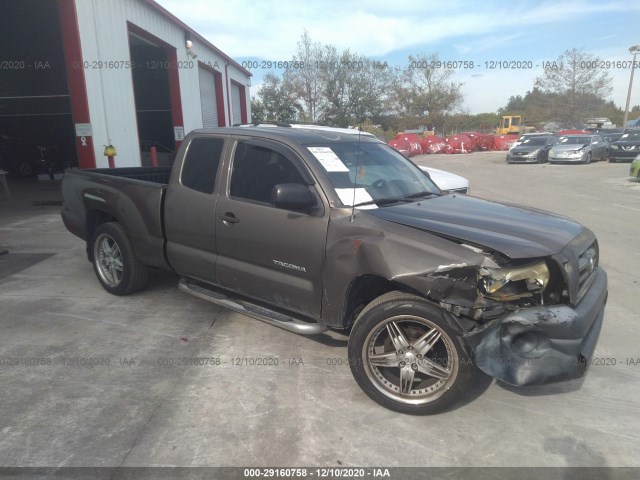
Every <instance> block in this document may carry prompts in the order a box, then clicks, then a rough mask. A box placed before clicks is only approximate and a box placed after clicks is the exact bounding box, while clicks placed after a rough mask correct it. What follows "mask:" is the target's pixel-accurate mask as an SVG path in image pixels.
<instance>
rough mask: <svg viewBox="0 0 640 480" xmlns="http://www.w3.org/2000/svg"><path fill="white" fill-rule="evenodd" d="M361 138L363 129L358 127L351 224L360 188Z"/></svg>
mask: <svg viewBox="0 0 640 480" xmlns="http://www.w3.org/2000/svg"><path fill="white" fill-rule="evenodd" d="M360 137H362V127H361V126H359V125H358V148H357V150H356V171H355V176H354V179H353V200H352V201H351V223H353V216H354V215H355V212H356V188H357V187H358V175H359V174H360V172H359V169H360V166H359V165H360Z"/></svg>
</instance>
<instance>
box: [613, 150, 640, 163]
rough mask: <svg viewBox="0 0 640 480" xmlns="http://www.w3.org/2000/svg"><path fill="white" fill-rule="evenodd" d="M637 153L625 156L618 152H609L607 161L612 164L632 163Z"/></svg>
mask: <svg viewBox="0 0 640 480" xmlns="http://www.w3.org/2000/svg"><path fill="white" fill-rule="evenodd" d="M637 154H638V153H637V151H636V152H633V153H630V154H626V153H622V152H619V151H617V152H616V151H613V152H612V151H610V152H609V160H611V161H613V162H633V159H634V158H636V155H637Z"/></svg>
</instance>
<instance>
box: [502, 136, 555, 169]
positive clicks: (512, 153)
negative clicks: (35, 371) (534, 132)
mask: <svg viewBox="0 0 640 480" xmlns="http://www.w3.org/2000/svg"><path fill="white" fill-rule="evenodd" d="M557 141H558V137H555V136H553V135H538V136H534V137H527V138H525V139H524V140H522V142H521V143H520V144H519V145H518V146H516V147H513V148H512V149H511V150H509V152H508V153H507V163H544V162H546V161H547V160H548V159H549V150H550V149H551V146H552V145H553V144H555V143H556V142H557Z"/></svg>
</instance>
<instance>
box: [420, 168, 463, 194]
mask: <svg viewBox="0 0 640 480" xmlns="http://www.w3.org/2000/svg"><path fill="white" fill-rule="evenodd" d="M419 167H420V169H421V170H424V171H425V172H427V173H428V174H429V176H430V177H431V180H433V182H434V183H435V184H436V185H438V187H439V188H440V190H442V191H443V192H445V193H464V194H467V193H469V180H467V179H466V178H464V177H462V176H460V175H456V174H455V173H451V172H446V171H444V170H439V169H437V168H431V167H423V166H422V165H419Z"/></svg>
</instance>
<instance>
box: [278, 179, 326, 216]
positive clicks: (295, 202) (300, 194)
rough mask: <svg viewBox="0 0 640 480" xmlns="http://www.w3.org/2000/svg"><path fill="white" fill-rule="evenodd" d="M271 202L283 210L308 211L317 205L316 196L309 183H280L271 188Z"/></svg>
mask: <svg viewBox="0 0 640 480" xmlns="http://www.w3.org/2000/svg"><path fill="white" fill-rule="evenodd" d="M271 203H272V205H273V206H274V207H276V208H282V209H283V210H294V211H308V210H310V209H312V208H313V207H315V205H316V198H315V196H314V195H313V193H312V192H311V189H310V188H309V187H308V186H307V185H303V184H301V183H280V184H278V185H276V186H275V187H273V190H271Z"/></svg>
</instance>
